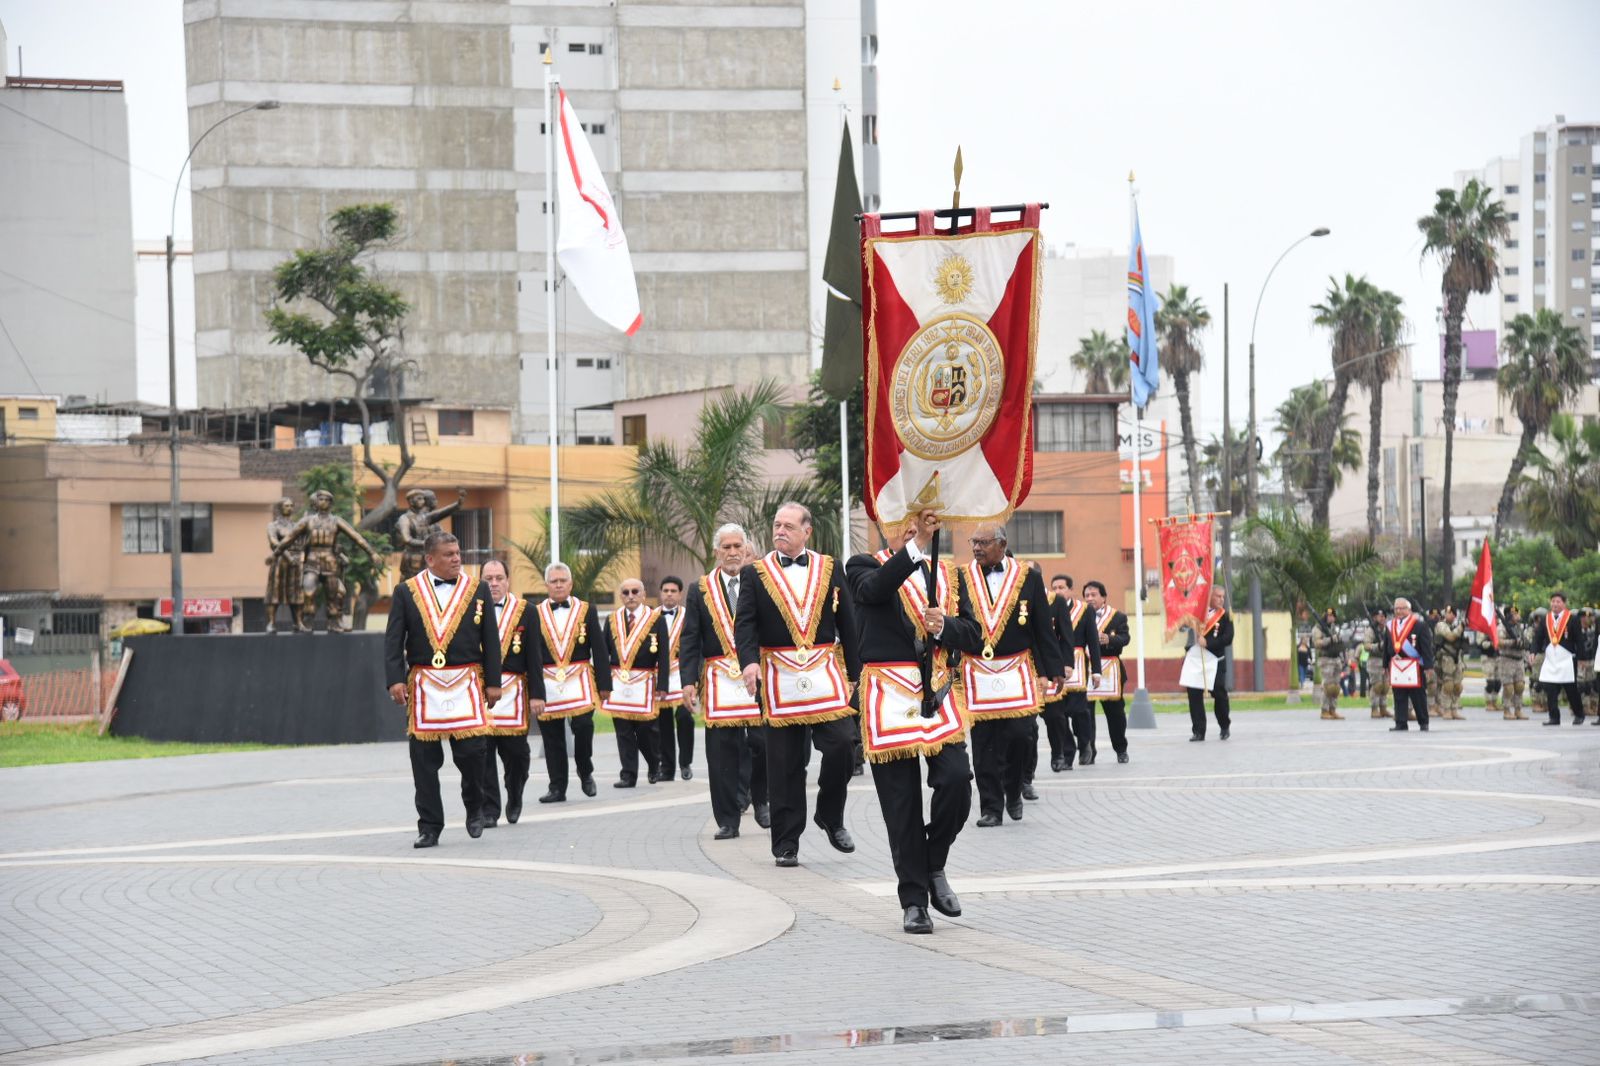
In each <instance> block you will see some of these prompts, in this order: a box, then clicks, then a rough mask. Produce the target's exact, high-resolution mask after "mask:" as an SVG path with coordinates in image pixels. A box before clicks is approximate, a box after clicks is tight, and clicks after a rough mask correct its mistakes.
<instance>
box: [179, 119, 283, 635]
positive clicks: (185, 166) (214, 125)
mask: <svg viewBox="0 0 1600 1066" xmlns="http://www.w3.org/2000/svg"><path fill="white" fill-rule="evenodd" d="M277 107H278V101H276V100H262V101H261V102H260V103H255V104H251V105H250V106H249V107H243V108H240V109H239V110H238V111H234V112H231V113H230V114H226V115H223V116H222V117H221V118H219V119H217V121H215V122H213V123H212V124H211V125H210V126H208V127H206V130H205V132H204V133H202V134H200V136H198V137H196V138H195V140H194V143H193V144H191V145H190V146H189V154H188V155H186V156H184V157H183V166H181V167H179V168H178V179H177V181H175V182H173V185H172V211H171V212H170V213H169V214H168V216H167V401H168V403H169V405H170V407H171V409H170V410H169V411H168V412H167V433H168V436H169V438H170V441H171V448H172V455H171V474H172V486H171V487H172V498H171V500H170V501H169V506H170V507H171V510H172V513H171V514H169V515H168V516H167V518H168V525H167V535H168V543H167V549H168V551H169V552H170V553H171V556H172V635H173V636H175V637H176V636H182V635H183V618H184V614H183V518H182V517H181V516H180V514H179V511H180V510H181V496H180V493H179V492H178V331H177V323H176V321H175V316H174V314H173V309H172V262H173V260H174V259H175V258H176V253H175V251H174V246H173V240H172V231H173V230H175V229H177V227H178V190H179V189H181V188H182V187H183V172H184V171H185V170H187V169H189V160H191V159H193V158H194V151H195V149H196V148H199V147H200V142H201V141H203V140H205V139H206V137H207V136H209V135H210V133H211V131H212V130H214V129H216V128H217V127H218V126H220V125H222V124H223V123H224V122H226V121H228V120H229V119H231V118H238V117H239V116H240V115H242V114H244V113H245V112H247V111H275V110H277Z"/></svg>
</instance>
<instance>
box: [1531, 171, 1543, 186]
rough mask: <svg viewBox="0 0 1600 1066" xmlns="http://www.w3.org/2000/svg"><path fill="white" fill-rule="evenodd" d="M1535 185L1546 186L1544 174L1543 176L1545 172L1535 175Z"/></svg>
mask: <svg viewBox="0 0 1600 1066" xmlns="http://www.w3.org/2000/svg"><path fill="white" fill-rule="evenodd" d="M1533 183H1534V184H1535V185H1543V184H1544V174H1543V172H1540V173H1538V174H1535V175H1534V176H1533Z"/></svg>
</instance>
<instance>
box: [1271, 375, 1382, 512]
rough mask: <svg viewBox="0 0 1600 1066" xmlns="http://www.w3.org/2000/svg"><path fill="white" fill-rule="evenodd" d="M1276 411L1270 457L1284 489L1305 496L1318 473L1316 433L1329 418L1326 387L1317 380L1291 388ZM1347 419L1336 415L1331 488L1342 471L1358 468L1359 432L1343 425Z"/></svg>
mask: <svg viewBox="0 0 1600 1066" xmlns="http://www.w3.org/2000/svg"><path fill="white" fill-rule="evenodd" d="M1276 414H1277V419H1278V436H1279V440H1278V447H1277V450H1276V451H1274V452H1273V453H1272V458H1273V461H1274V462H1276V463H1277V464H1278V469H1279V470H1281V471H1282V473H1283V489H1284V492H1285V494H1290V493H1295V492H1298V493H1304V494H1307V495H1309V494H1310V492H1311V489H1312V486H1313V485H1314V484H1315V483H1316V479H1317V476H1318V474H1317V458H1318V455H1319V453H1318V450H1317V449H1318V448H1319V447H1320V441H1319V440H1318V436H1319V434H1321V433H1322V432H1323V429H1324V427H1326V426H1327V425H1329V424H1331V421H1332V417H1333V415H1332V412H1331V410H1330V408H1329V403H1328V393H1327V390H1326V388H1325V387H1324V386H1323V383H1322V382H1320V381H1314V382H1312V383H1311V384H1310V385H1301V386H1300V387H1299V388H1297V389H1292V390H1291V391H1290V392H1289V398H1288V399H1286V400H1284V401H1283V402H1282V403H1281V404H1279V405H1278V409H1277V412H1276ZM1349 421H1350V416H1349V415H1348V414H1343V415H1340V416H1339V422H1338V432H1337V433H1336V434H1335V435H1334V440H1333V449H1332V455H1333V461H1332V462H1331V463H1330V464H1329V467H1330V470H1331V477H1332V481H1333V487H1334V488H1338V487H1339V485H1341V484H1343V482H1344V471H1346V470H1359V469H1361V434H1360V433H1359V432H1358V431H1356V430H1354V429H1351V428H1350V427H1349V426H1347V425H1346V424H1345V423H1347V422H1349Z"/></svg>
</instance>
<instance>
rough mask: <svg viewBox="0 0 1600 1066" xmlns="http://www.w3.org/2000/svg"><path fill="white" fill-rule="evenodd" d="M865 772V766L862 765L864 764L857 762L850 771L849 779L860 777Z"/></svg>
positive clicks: (864, 764)
mask: <svg viewBox="0 0 1600 1066" xmlns="http://www.w3.org/2000/svg"><path fill="white" fill-rule="evenodd" d="M866 772H867V764H866V763H864V762H858V763H856V764H855V766H854V767H853V768H852V769H851V770H850V776H851V777H860V776H861V775H862V774H864V773H866Z"/></svg>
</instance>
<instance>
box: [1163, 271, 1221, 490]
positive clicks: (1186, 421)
mask: <svg viewBox="0 0 1600 1066" xmlns="http://www.w3.org/2000/svg"><path fill="white" fill-rule="evenodd" d="M1209 325H1211V312H1210V311H1207V310H1206V306H1205V304H1203V303H1201V302H1200V298H1199V297H1198V296H1190V295H1189V287H1188V286H1187V285H1177V284H1174V285H1173V286H1172V287H1171V288H1170V289H1168V290H1167V295H1166V296H1164V297H1162V301H1161V308H1160V309H1159V310H1158V311H1156V332H1157V333H1158V334H1159V335H1160V337H1161V363H1162V367H1163V369H1165V370H1166V372H1167V373H1168V374H1170V375H1171V376H1172V389H1173V391H1174V392H1176V393H1177V395H1178V418H1179V420H1180V422H1181V424H1182V427H1183V459H1184V466H1185V469H1186V470H1187V471H1188V474H1189V509H1190V510H1191V511H1199V510H1200V483H1199V482H1198V481H1197V480H1196V475H1197V474H1198V473H1199V470H1200V460H1199V458H1198V448H1197V445H1196V441H1195V437H1194V415H1193V413H1192V412H1191V410H1190V404H1189V375H1190V374H1198V373H1200V371H1201V369H1202V368H1203V367H1204V366H1205V353H1204V352H1203V351H1201V348H1200V334H1201V333H1202V332H1204V330H1205V328H1206V327H1207V326H1209Z"/></svg>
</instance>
